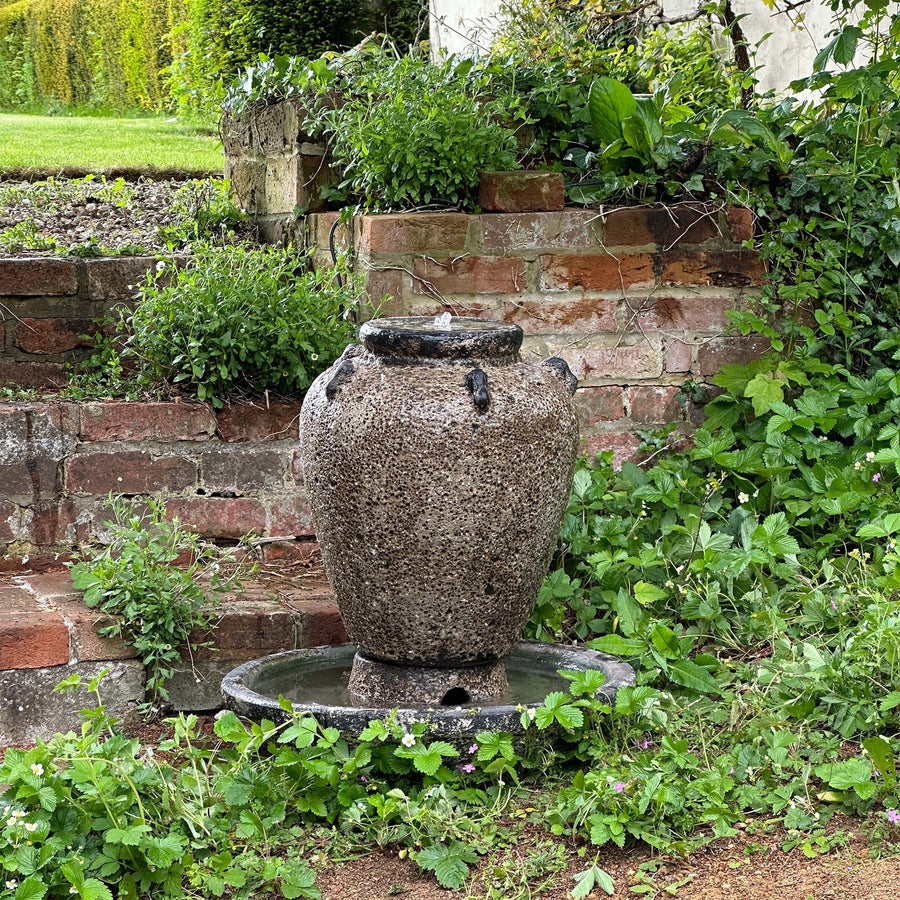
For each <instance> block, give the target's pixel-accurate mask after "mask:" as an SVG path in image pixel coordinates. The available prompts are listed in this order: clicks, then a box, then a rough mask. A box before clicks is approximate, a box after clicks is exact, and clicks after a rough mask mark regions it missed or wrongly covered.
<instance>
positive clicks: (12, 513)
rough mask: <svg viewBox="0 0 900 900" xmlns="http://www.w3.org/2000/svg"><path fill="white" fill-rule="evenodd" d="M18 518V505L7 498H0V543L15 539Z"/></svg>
mask: <svg viewBox="0 0 900 900" xmlns="http://www.w3.org/2000/svg"><path fill="white" fill-rule="evenodd" d="M19 519H20V514H19V507H18V506H17V505H16V504H15V503H12V502H10V501H9V500H0V543H2V544H7V543H9V542H10V541H14V540H15V539H16V533H17V532H18V530H19Z"/></svg>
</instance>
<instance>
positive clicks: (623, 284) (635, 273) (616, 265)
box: [540, 253, 656, 291]
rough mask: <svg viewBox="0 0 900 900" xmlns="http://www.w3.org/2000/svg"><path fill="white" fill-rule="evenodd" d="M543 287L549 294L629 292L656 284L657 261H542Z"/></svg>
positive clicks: (629, 256) (637, 257) (558, 257)
mask: <svg viewBox="0 0 900 900" xmlns="http://www.w3.org/2000/svg"><path fill="white" fill-rule="evenodd" d="M540 283H541V287H542V288H543V289H544V290H548V291H571V290H576V289H578V288H582V289H584V290H586V291H627V290H635V289H644V288H652V287H653V286H654V285H655V284H656V273H655V270H654V259H653V257H652V256H651V255H650V254H649V253H623V254H622V255H620V256H619V257H618V258H617V257H615V256H610V255H609V254H597V255H593V254H591V255H584V256H577V255H573V254H550V255H546V256H542V257H541V282H540Z"/></svg>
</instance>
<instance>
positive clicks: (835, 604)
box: [831, 600, 837, 612]
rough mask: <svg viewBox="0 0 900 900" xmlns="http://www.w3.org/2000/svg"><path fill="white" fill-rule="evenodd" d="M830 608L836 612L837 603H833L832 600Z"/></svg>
mask: <svg viewBox="0 0 900 900" xmlns="http://www.w3.org/2000/svg"><path fill="white" fill-rule="evenodd" d="M831 608H832V609H833V610H834V611H835V612H837V603H835V602H834V600H832V601H831Z"/></svg>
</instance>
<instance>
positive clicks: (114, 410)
mask: <svg viewBox="0 0 900 900" xmlns="http://www.w3.org/2000/svg"><path fill="white" fill-rule="evenodd" d="M215 430H216V418H215V416H214V415H213V413H212V410H211V409H210V408H209V407H207V406H203V405H201V404H197V403H87V404H85V405H84V406H83V407H82V411H81V437H82V438H83V439H84V440H85V441H144V440H162V441H203V440H206V439H207V438H208V437H210V436H211V435H213V434H214V433H215Z"/></svg>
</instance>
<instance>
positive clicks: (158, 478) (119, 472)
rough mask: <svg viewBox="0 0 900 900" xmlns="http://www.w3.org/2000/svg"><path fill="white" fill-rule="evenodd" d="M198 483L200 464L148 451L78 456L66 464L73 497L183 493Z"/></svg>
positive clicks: (124, 451)
mask: <svg viewBox="0 0 900 900" xmlns="http://www.w3.org/2000/svg"><path fill="white" fill-rule="evenodd" d="M196 483H197V464H196V463H194V462H192V461H191V460H189V459H185V458H183V457H180V456H171V457H165V456H163V457H154V456H152V455H151V454H150V453H147V452H146V451H140V450H119V451H115V450H114V451H112V452H108V453H104V452H98V453H91V452H87V453H78V454H77V455H76V456H73V457H71V458H70V459H69V460H68V462H67V463H66V488H67V490H68V491H70V492H71V493H73V494H96V495H101V496H103V495H105V494H108V493H109V492H110V491H112V492H113V493H114V494H150V493H154V492H157V491H183V490H185V488H188V487H193V486H194V485H195V484H196Z"/></svg>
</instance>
